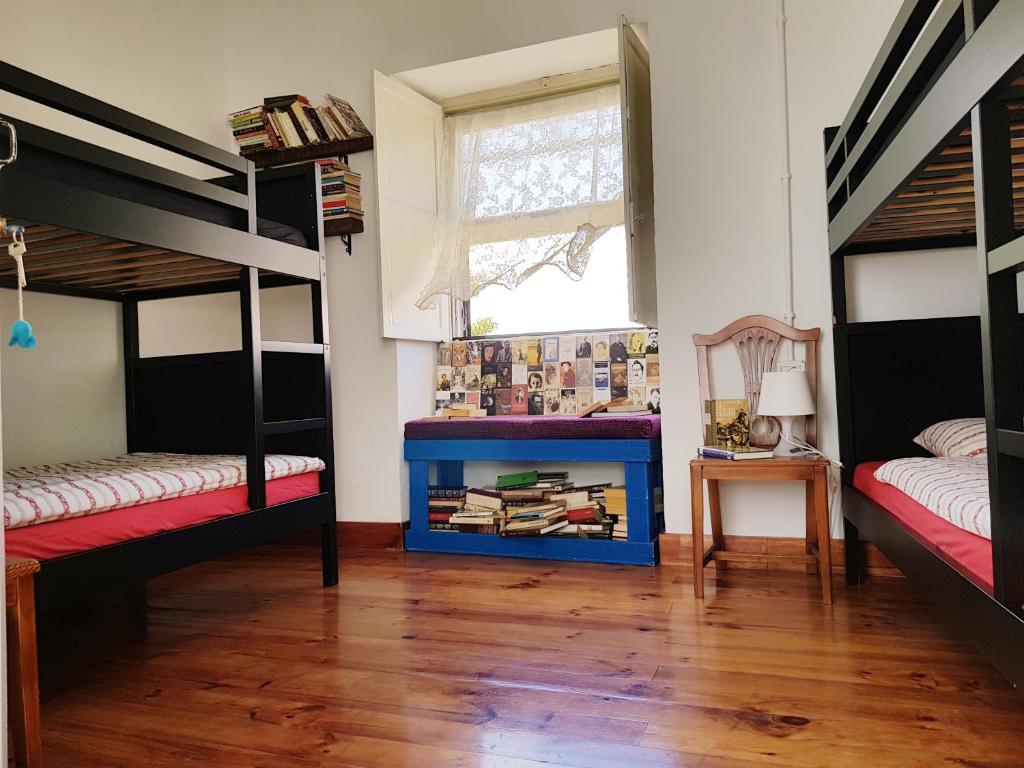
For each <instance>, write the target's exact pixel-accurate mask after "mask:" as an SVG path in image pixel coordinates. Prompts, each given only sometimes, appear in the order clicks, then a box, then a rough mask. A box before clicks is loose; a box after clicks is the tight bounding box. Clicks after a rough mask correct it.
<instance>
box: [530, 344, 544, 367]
mask: <svg viewBox="0 0 1024 768" xmlns="http://www.w3.org/2000/svg"><path fill="white" fill-rule="evenodd" d="M543 362H544V350H543V349H542V348H541V342H540V339H527V340H526V364H527V365H540V364H541V363H543Z"/></svg>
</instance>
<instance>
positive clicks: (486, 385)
mask: <svg viewBox="0 0 1024 768" xmlns="http://www.w3.org/2000/svg"><path fill="white" fill-rule="evenodd" d="M497 386H498V374H497V373H485V374H484V375H483V376H481V377H480V391H481V392H493V391H494V389H495V387H497Z"/></svg>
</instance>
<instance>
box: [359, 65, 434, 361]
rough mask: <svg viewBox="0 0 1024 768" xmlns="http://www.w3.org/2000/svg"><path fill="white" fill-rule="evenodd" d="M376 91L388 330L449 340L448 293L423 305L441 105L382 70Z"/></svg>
mask: <svg viewBox="0 0 1024 768" xmlns="http://www.w3.org/2000/svg"><path fill="white" fill-rule="evenodd" d="M373 95H374V121H375V126H374V133H375V136H374V142H375V146H376V152H375V153H374V155H375V160H376V166H377V227H378V233H379V238H380V290H381V310H382V312H383V329H384V336H385V337H386V338H391V339H419V340H423V341H443V340H445V339H447V338H448V337H449V332H450V317H449V306H448V300H447V299H446V298H444V297H438V299H437V302H436V303H435V306H433V307H431V308H427V309H419V308H418V307H417V306H416V301H417V300H418V299H419V296H420V292H421V291H422V290H423V288H424V287H425V286H426V284H427V282H428V281H429V280H430V277H431V276H432V275H433V272H434V252H433V251H434V237H435V234H436V232H437V209H438V205H437V203H438V198H437V195H438V190H437V177H438V167H439V166H438V163H439V159H440V155H441V129H442V119H443V113H442V110H441V105H440V104H436V103H434V102H433V101H430V100H429V99H427V98H425V97H423V96H422V95H420V94H419V93H417V92H416V91H414V90H412V89H411V88H409V87H408V86H407V85H405V84H404V83H401V82H399V81H398V80H396V79H395V78H393V77H388V76H387V75H384V74H382V73H380V72H377V71H374V73H373Z"/></svg>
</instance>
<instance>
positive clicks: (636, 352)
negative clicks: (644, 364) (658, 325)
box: [627, 331, 647, 357]
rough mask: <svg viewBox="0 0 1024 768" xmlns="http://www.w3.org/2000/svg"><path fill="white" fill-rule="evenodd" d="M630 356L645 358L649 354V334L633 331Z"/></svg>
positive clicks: (630, 341)
mask: <svg viewBox="0 0 1024 768" xmlns="http://www.w3.org/2000/svg"><path fill="white" fill-rule="evenodd" d="M627 351H628V354H629V356H630V357H643V356H644V355H645V354H647V332H646V331H632V332H631V333H630V334H629V347H628V350H627Z"/></svg>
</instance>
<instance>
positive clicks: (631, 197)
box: [619, 16, 658, 327]
mask: <svg viewBox="0 0 1024 768" xmlns="http://www.w3.org/2000/svg"><path fill="white" fill-rule="evenodd" d="M619 88H620V89H621V91H622V171H623V181H624V192H625V194H624V195H623V198H624V201H625V206H626V212H625V215H626V251H627V268H628V273H629V319H630V320H632V321H633V322H634V323H642V324H643V325H647V326H651V327H657V325H658V289H657V274H656V264H655V257H654V156H653V148H652V145H653V141H652V138H651V60H650V56H649V54H648V53H647V49H646V48H645V47H644V44H643V43H642V42H640V38H639V37H637V34H636V32H634V31H633V28H632V27H631V26H630V25H629V23H628V22H627V21H626V17H625V16H623V17H621V19H620V22H619Z"/></svg>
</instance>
